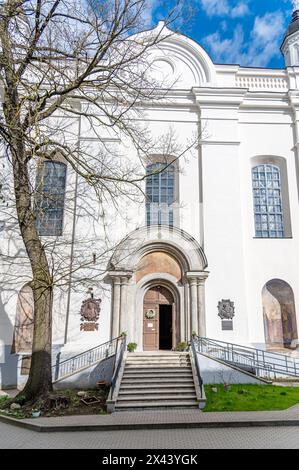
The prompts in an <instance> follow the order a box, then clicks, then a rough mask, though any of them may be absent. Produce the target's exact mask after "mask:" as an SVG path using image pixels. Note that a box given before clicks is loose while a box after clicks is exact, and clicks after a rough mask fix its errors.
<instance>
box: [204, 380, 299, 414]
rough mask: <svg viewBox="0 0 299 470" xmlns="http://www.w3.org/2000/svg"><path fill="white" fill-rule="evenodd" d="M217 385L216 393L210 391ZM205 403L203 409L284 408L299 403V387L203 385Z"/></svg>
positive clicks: (267, 409)
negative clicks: (227, 388) (225, 388)
mask: <svg viewBox="0 0 299 470" xmlns="http://www.w3.org/2000/svg"><path fill="white" fill-rule="evenodd" d="M212 387H217V390H218V391H217V393H213V392H212V391H211V388H212ZM205 392H206V397H207V403H206V406H205V408H204V410H203V411H205V412H208V411H271V410H285V409H287V408H290V407H291V406H294V405H296V404H297V403H299V387H279V386H275V385H231V388H230V390H224V387H223V385H205Z"/></svg>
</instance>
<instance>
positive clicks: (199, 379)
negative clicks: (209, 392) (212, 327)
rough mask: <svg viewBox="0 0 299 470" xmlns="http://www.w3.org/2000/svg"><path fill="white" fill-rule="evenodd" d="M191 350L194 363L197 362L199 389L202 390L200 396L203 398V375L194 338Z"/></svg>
mask: <svg viewBox="0 0 299 470" xmlns="http://www.w3.org/2000/svg"><path fill="white" fill-rule="evenodd" d="M191 350H192V354H193V357H194V362H195V368H196V375H197V379H198V384H199V388H200V396H201V398H202V387H203V380H202V377H201V374H200V367H199V360H198V355H197V351H196V348H195V341H194V338H192V340H191Z"/></svg>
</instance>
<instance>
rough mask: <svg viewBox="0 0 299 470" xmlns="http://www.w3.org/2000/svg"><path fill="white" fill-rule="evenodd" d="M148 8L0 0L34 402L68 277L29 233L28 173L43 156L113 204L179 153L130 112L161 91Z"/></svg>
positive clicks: (92, 0)
mask: <svg viewBox="0 0 299 470" xmlns="http://www.w3.org/2000/svg"><path fill="white" fill-rule="evenodd" d="M147 9H148V2H147V0H56V1H50V0H4V1H3V2H1V6H0V87H1V96H2V111H3V113H2V115H1V116H0V136H1V138H2V144H3V149H5V151H6V155H7V158H8V160H9V165H10V166H9V168H10V170H9V171H11V176H12V180H13V187H14V204H15V213H16V225H17V227H18V230H19V232H20V234H21V239H22V242H23V244H24V247H25V251H26V256H27V257H28V259H29V261H30V266H31V271H32V277H31V279H30V286H31V288H32V290H33V297H34V335H33V346H32V360H31V368H30V374H29V378H28V381H27V384H26V386H25V389H24V390H23V391H22V396H24V400H25V401H34V400H37V399H40V398H41V397H44V396H45V395H47V393H48V392H49V391H50V390H51V387H52V374H51V344H52V337H51V336H52V333H51V332H52V329H51V324H52V299H53V288H54V285H59V284H60V285H63V283H64V282H67V276H68V275H69V266H66V263H65V260H64V257H63V255H61V256H59V253H61V251H59V240H58V239H56V241H55V242H51V243H49V242H45V241H44V240H43V239H42V237H41V236H40V233H39V231H38V228H37V224H36V220H37V218H38V216H39V214H38V211H39V210H41V207H42V204H40V200H39V198H40V194H41V193H42V191H41V190H40V188H38V187H36V181H35V178H34V177H33V176H32V175H35V174H36V169H37V170H38V169H39V168H41V166H42V165H43V163H44V162H45V161H46V160H50V161H53V160H56V159H57V158H60V159H63V161H64V162H66V163H67V164H68V166H69V167H70V168H71V169H72V171H73V172H74V174H75V175H76V178H79V179H80V181H81V183H83V184H84V185H85V188H86V185H87V186H88V187H92V188H93V190H94V192H95V194H96V196H97V200H98V201H99V204H101V203H102V202H103V201H105V200H107V198H110V202H111V201H113V203H115V201H116V196H118V195H119V194H122V195H126V197H132V198H134V197H136V194H137V193H138V192H139V191H140V182H141V181H142V180H143V179H144V177H145V176H144V162H145V161H146V158H147V156H148V155H149V154H151V153H154V152H155V149H157V148H158V145H160V147H161V145H162V146H163V147H164V150H162V152H164V151H165V155H166V154H167V155H169V154H171V155H173V156H174V159H176V158H178V157H179V156H180V155H181V154H183V153H184V151H185V150H182V149H178V148H174V144H173V136H171V135H169V136H168V138H166V139H165V142H163V143H162V144H161V142H159V143H158V142H156V143H155V142H154V141H153V139H152V138H151V137H150V135H149V133H148V131H147V130H146V129H145V128H143V127H142V126H140V125H139V124H138V120H136V119H134V118H133V117H136V116H138V115H140V114H141V112H142V111H141V108H142V106H143V105H144V104H145V103H153V102H155V100H157V99H160V100H161V99H163V98H164V97H165V96H166V94H167V90H168V89H169V84H167V85H166V84H164V86H163V84H161V83H159V84H158V83H157V82H156V81H155V80H154V79H153V77H152V74H151V73H150V69H151V62H150V53H151V50H152V48H153V47H157V46H158V45H159V43H160V41H161V40H163V38H164V36H165V35H164V34H163V28H162V29H160V30H159V29H158V30H157V29H155V30H152V31H147V32H146V33H142V31H144V29H145V28H146V24H145V19H144V18H146V11H147ZM178 11H179V9H177V5H176V8H174V10H172V11H171V12H169V16H168V19H167V21H166V24H167V22H170V21H174V19H175V17H176V14H177V12H178ZM158 85H159V86H158ZM163 88H164V92H163V91H161V90H163ZM84 132H85V134H87V133H88V135H89V136H93V139H94V140H96V142H97V145H96V146H95V145H93V143H92V141H93V139H92V138H91V139H86V141H84V139H78V134H79V135H80V134H81V135H82V134H84ZM107 136H108V137H109V139H110V141H111V140H113V138H115V139H116V140H117V139H119V138H120V136H122V138H123V136H125V138H127V139H128V140H129V141H130V142H131V144H132V145H133V147H134V149H135V151H136V154H137V155H138V157H139V165H136V162H135V164H134V165H133V164H132V162H130V161H122V164H119V162H120V159H119V154H118V150H117V148H116V147H117V146H115V147H114V148H113V149H112V148H111V146H109V145H108V144H107ZM109 139H108V140H109ZM160 153H161V149H160ZM167 164H169V162H168V161H167ZM39 185H40V186H41V187H42V181H41V180H40V181H39ZM83 187H84V186H83ZM82 191H83V193H82V194H84V190H82ZM39 205H40V207H39ZM85 209H86V210H87V211H88V207H86V208H85ZM108 253H109V249H107V250H103V253H102V254H101V256H107V254H108ZM10 262H13V260H10ZM89 264H91V261H90V260H88V262H86V260H85V261H84V259H80V260H79V261H78V263H77V265H76V266H73V267H72V269H73V272H75V273H76V272H77V271H78V270H79V269H81V268H82V267H83V268H86V267H88V265H89ZM87 277H88V276H87ZM74 278H76V277H74ZM79 278H80V282H82V279H83V278H82V276H78V279H79ZM83 280H84V279H83Z"/></svg>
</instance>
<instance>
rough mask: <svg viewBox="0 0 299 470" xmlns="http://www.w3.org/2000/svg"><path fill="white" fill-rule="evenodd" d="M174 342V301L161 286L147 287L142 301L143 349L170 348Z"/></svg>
mask: <svg viewBox="0 0 299 470" xmlns="http://www.w3.org/2000/svg"><path fill="white" fill-rule="evenodd" d="M174 343H175V302H174V298H173V295H172V293H171V292H170V291H169V290H168V289H167V288H166V287H163V286H155V287H151V288H150V289H148V291H147V292H146V293H145V296H144V301H143V350H144V351H156V350H163V349H165V350H170V349H172V348H173V345H174Z"/></svg>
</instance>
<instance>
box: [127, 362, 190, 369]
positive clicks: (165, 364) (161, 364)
mask: <svg viewBox="0 0 299 470" xmlns="http://www.w3.org/2000/svg"><path fill="white" fill-rule="evenodd" d="M137 367H144V368H147V367H155V368H156V369H165V368H168V369H180V368H181V367H189V368H190V367H191V364H190V363H188V362H181V363H180V362H177V363H173V364H169V363H168V362H141V363H140V364H139V363H138V364H137V363H136V362H130V363H126V368H127V369H132V368H137Z"/></svg>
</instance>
